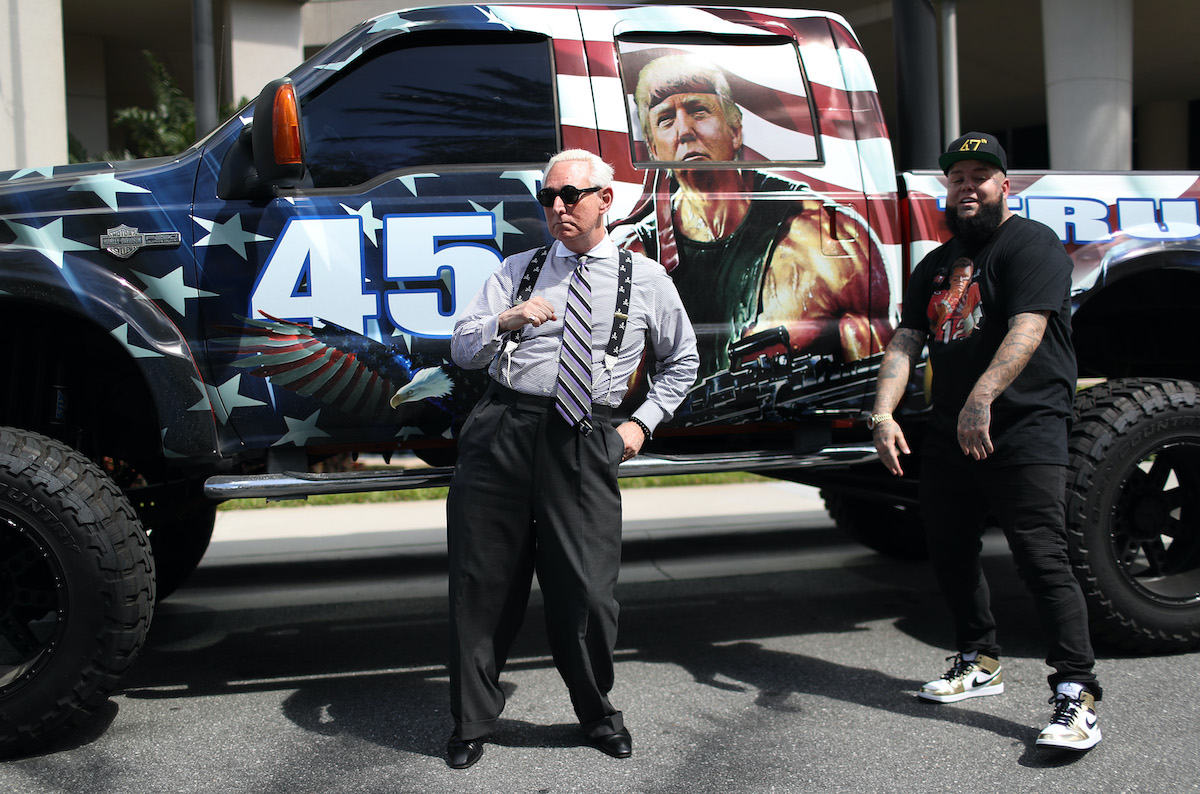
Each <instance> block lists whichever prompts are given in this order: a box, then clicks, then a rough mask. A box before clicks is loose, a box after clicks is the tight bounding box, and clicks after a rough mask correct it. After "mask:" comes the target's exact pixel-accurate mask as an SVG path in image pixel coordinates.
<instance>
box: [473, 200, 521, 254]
mask: <svg viewBox="0 0 1200 794" xmlns="http://www.w3.org/2000/svg"><path fill="white" fill-rule="evenodd" d="M471 206H472V207H474V208H475V211H476V212H490V213H492V216H493V217H495V219H496V238H495V239H496V245H498V246H500V250H501V251H503V250H504V235H506V234H524V232H522V231H521V230H520V229H518V228H517V227H516V226H513V225H512V224H511V223H509V222H508V221H506V220H504V202H503V201H501V202H500V203H499V204H497V205H496V206H494V207H492V208H491V209H490V210H489V209H485V208H484V207H483V206H482V205H480V204H476V203H475V202H474V201H472V202H471Z"/></svg>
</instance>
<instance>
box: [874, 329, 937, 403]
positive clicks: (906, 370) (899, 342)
mask: <svg viewBox="0 0 1200 794" xmlns="http://www.w3.org/2000/svg"><path fill="white" fill-rule="evenodd" d="M924 347H925V333H924V332H923V331H917V330H915V329H912V328H900V329H898V330H897V331H896V335H895V336H893V337H892V341H891V342H890V343H888V346H887V351H886V352H884V354H883V361H882V362H881V363H880V365H879V380H878V381H877V383H876V386H875V412H876V413H891V412H892V411H893V410H895V408H896V406H897V405H899V404H900V398H901V397H903V396H904V389H905V387H906V386H908V378H909V375H911V374H912V368H913V365H914V364H915V363H916V361H917V360H918V358H919V357H920V355H921V349H922V348H924Z"/></svg>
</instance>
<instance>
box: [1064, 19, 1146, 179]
mask: <svg viewBox="0 0 1200 794" xmlns="http://www.w3.org/2000/svg"><path fill="white" fill-rule="evenodd" d="M1042 36H1043V45H1042V49H1043V52H1044V58H1045V64H1046V105H1047V107H1046V111H1047V113H1046V116H1047V120H1048V122H1049V126H1050V167H1051V168H1055V169H1064V170H1091V169H1095V170H1127V169H1129V168H1130V167H1131V166H1132V157H1133V155H1132V152H1133V148H1132V139H1133V135H1132V124H1133V121H1132V120H1133V77H1132V75H1133V2H1132V0H1042Z"/></svg>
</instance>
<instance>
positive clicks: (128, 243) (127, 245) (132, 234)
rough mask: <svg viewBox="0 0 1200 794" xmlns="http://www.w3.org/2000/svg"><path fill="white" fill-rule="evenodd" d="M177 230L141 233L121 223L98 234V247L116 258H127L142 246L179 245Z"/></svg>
mask: <svg viewBox="0 0 1200 794" xmlns="http://www.w3.org/2000/svg"><path fill="white" fill-rule="evenodd" d="M179 242H180V235H179V232H147V233H146V234H142V233H141V232H139V231H138V230H137V229H136V228H134V227H132V226H126V225H125V224H121V225H120V226H117V227H115V228H112V229H109V230H108V234H102V235H100V247H101V248H103V249H104V250H105V251H108V252H109V253H110V254H112V255H113V256H115V257H117V258H118V259H128V258H129V257H131V256H133V255H134V254H136V253H137V252H138V249H139V248H142V247H144V246H148V245H152V246H160V247H161V246H172V245H179Z"/></svg>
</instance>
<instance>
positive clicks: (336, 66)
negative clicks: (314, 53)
mask: <svg viewBox="0 0 1200 794" xmlns="http://www.w3.org/2000/svg"><path fill="white" fill-rule="evenodd" d="M362 52H363V50H362V47H359V48H358V49H357V50H355V51H354V52H352V53H350V57H349V58H347V59H346V60H344V61H334V62H332V63H323V64H321V65H320V66H318V67H317V68H318V69H328V70H329V71H331V72H340V71H341V70H342V69H343V68H344V67H345V66H346V64H348V63H350V62H351V61H353V60H354V59H355V58H358V57H359V56H361V55H362Z"/></svg>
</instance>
